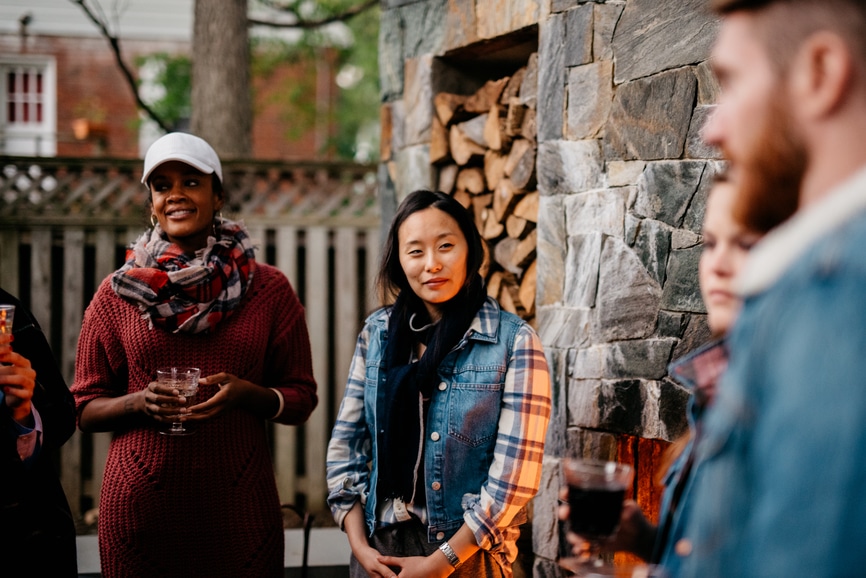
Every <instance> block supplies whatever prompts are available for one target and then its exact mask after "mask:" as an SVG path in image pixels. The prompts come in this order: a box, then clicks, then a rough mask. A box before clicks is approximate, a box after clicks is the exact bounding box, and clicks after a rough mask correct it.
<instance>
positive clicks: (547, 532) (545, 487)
mask: <svg viewBox="0 0 866 578" xmlns="http://www.w3.org/2000/svg"><path fill="white" fill-rule="evenodd" d="M561 486H562V482H561V474H560V464H559V459H558V458H555V457H548V454H547V452H546V451H545V457H544V461H543V462H542V466H541V481H540V483H539V487H538V493H537V494H536V496H535V498H534V499H533V503H532V512H533V514H532V549H533V550H534V551H535V553H536V555H538V556H541V557H543V558H549V559H552V560H555V559H557V558H558V557H559V534H560V523H559V517H558V515H557V507H558V505H559V488H560V487H561Z"/></svg>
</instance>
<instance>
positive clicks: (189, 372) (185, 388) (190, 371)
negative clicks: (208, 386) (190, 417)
mask: <svg viewBox="0 0 866 578" xmlns="http://www.w3.org/2000/svg"><path fill="white" fill-rule="evenodd" d="M200 376H201V370H200V369H198V368H197V367H163V368H160V369H157V370H156V381H157V383H159V384H160V385H166V386H168V387H172V388H174V389H177V390H179V393H180V395H181V396H183V397H184V398H185V399H186V405H187V407H189V406H190V405H192V401H193V399H195V394H196V392H197V391H198V378H199V377H200ZM178 411H179V408H178ZM178 415H180V414H178ZM192 432H193V430H192V429H190V427H189V425H187V424H185V423H184V422H182V421H174V422H172V423H171V426H170V427H168V428H167V429H162V430H160V432H159V433H161V434H164V435H171V436H183V435H189V434H191V433H192Z"/></svg>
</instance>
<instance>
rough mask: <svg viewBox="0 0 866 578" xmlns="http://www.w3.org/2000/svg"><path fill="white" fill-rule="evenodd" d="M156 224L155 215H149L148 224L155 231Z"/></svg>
mask: <svg viewBox="0 0 866 578" xmlns="http://www.w3.org/2000/svg"><path fill="white" fill-rule="evenodd" d="M156 223H157V220H156V215H154V214H153V213H151V214H150V224H151V225H152V226H153V228H154V229H156Z"/></svg>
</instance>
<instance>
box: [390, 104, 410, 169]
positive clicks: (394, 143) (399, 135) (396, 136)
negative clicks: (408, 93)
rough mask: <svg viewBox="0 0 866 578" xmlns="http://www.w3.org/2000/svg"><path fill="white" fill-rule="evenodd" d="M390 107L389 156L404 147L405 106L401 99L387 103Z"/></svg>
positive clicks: (392, 155)
mask: <svg viewBox="0 0 866 578" xmlns="http://www.w3.org/2000/svg"><path fill="white" fill-rule="evenodd" d="M388 106H390V107H391V157H392V158H393V157H394V155H395V154H396V153H398V152H399V151H401V150H402V149H403V148H405V147H406V106H405V104H404V102H403V99H402V98H400V99H398V100H394V101H392V102H389V103H388Z"/></svg>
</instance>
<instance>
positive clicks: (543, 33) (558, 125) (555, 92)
mask: <svg viewBox="0 0 866 578" xmlns="http://www.w3.org/2000/svg"><path fill="white" fill-rule="evenodd" d="M538 36H539V46H538V103H537V107H538V108H537V112H538V137H537V138H538V142H539V143H541V142H544V141H549V140H556V139H560V138H562V132H563V124H564V117H565V79H566V74H565V48H564V42H563V41H564V40H565V17H564V16H563V14H561V13H560V14H553V15H551V16H550V18H548V19H547V20H544V21H543V22H541V23H540V24H539V33H538Z"/></svg>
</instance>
